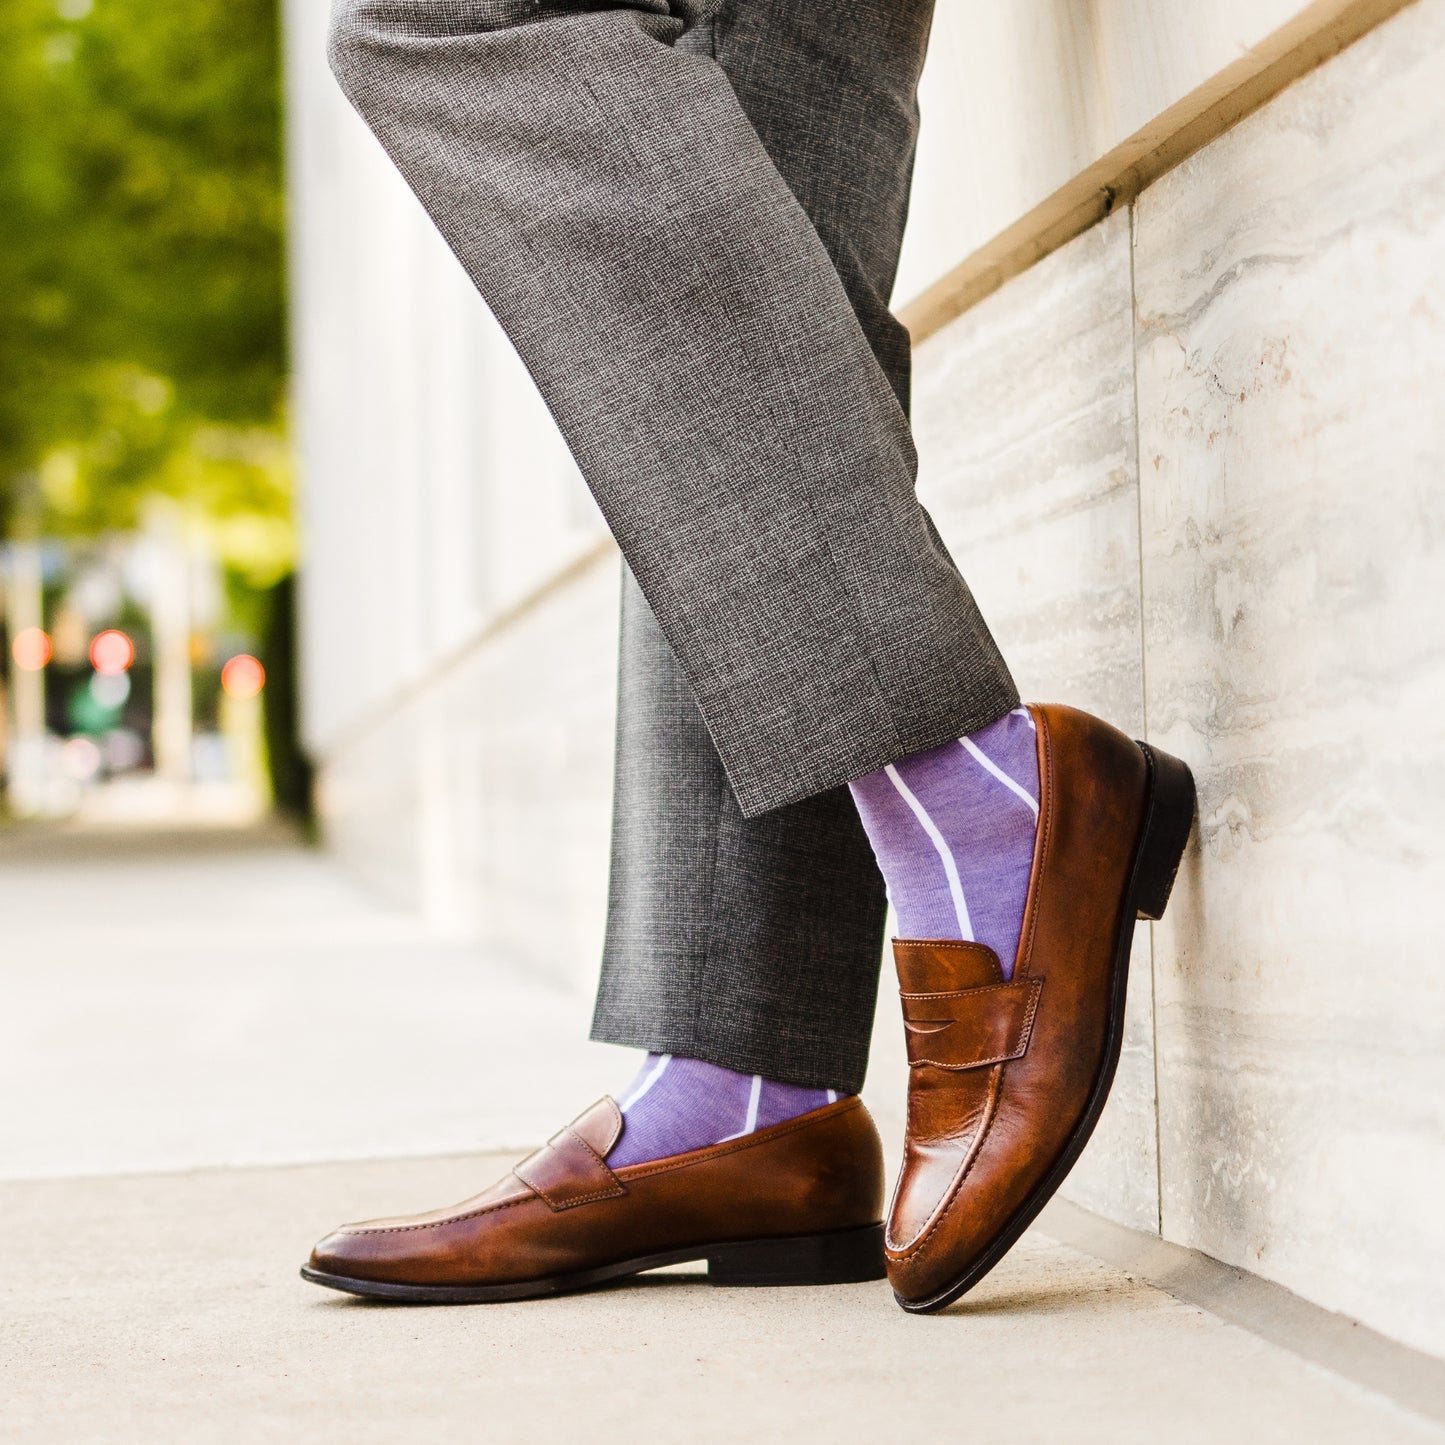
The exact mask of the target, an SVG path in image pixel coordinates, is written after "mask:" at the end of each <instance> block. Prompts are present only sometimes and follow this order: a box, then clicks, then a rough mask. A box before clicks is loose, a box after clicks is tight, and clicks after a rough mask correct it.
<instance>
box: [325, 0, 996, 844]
mask: <svg viewBox="0 0 1445 1445" xmlns="http://www.w3.org/2000/svg"><path fill="white" fill-rule="evenodd" d="M786 8H787V7H785V6H783V5H782V4H781V3H772V0H770V3H766V4H764V3H761V0H759V3H756V4H755V3H754V0H737V3H735V4H732V5H725V6H719V5H717V4H709V5H700V4H685V3H677V4H672V5H668V4H665V3H663V0H651V3H641V0H639V3H636V4H632V5H607V6H602V7H599V8H596V9H592V8H587V7H586V6H584V5H579V4H577V3H575V0H568V3H533V0H338V3H337V5H336V7H335V10H334V14H333V24H332V32H331V59H332V64H333V68H334V70H335V72H336V74H337V76H338V79H339V80H340V82H341V84H342V86H343V88H344V90H345V91H346V93H347V94H348V96H349V97H350V98H351V100H352V101H353V103H354V104H355V105H356V106H357V108H358V110H359V111H360V112H361V113H362V115H363V116H364V117H365V118H366V120H367V121H368V122H369V123H370V124H371V126H372V128H373V129H374V130H375V132H376V133H377V135H378V136H379V137H380V138H381V140H382V142H383V143H384V144H385V145H386V147H387V149H388V151H389V152H390V154H391V155H392V157H393V159H394V160H395V161H396V163H397V165H398V166H399V167H400V169H401V171H402V172H403V174H404V175H405V176H406V178H407V180H408V181H409V183H410V184H411V186H412V188H413V190H414V191H416V193H417V195H418V196H419V197H420V198H421V200H422V202H423V203H424V204H425V205H426V206H427V208H428V210H429V211H430V213H431V215H432V217H433V218H434V220H435V221H436V222H437V224H438V226H439V228H440V229H441V231H442V233H443V235H444V236H445V237H446V238H447V240H448V242H449V243H450V244H451V246H452V248H453V250H454V251H456V253H457V255H458V257H459V258H460V259H461V261H462V263H463V265H464V266H465V267H466V268H467V270H468V272H469V273H470V275H471V276H472V278H473V280H474V281H475V283H476V284H477V286H478V288H479V290H480V291H481V292H482V294H483V296H484V297H485V298H486V299H487V301H488V303H489V304H490V306H491V307H492V309H493V311H494V312H495V314H496V315H497V317H498V319H499V320H500V321H501V323H502V325H503V327H504V328H505V329H506V331H507V332H508V334H509V336H510V337H511V339H512V341H513V343H514V344H515V345H516V347H517V350H518V351H519V353H520V354H521V356H522V358H523V360H524V361H525V362H526V364H527V365H528V367H529V369H530V370H531V372H532V374H533V376H534V377H535V378H536V380H537V382H538V384H539V387H540V389H541V391H542V394H543V397H544V398H545V400H546V401H547V404H548V406H549V407H550V408H551V410H552V413H553V415H554V416H555V417H556V419H557V422H558V424H559V426H560V427H561V430H562V432H563V434H564V436H565V437H566V438H567V440H568V442H569V444H570V446H571V448H572V451H573V453H574V455H575V456H576V458H577V461H578V464H579V466H580V467H581V470H582V473H583V475H584V477H585V478H586V479H587V481H588V483H589V485H590V486H591V488H592V490H593V493H594V495H595V496H596V497H597V500H598V502H599V504H600V506H601V508H602V511H603V513H604V515H605V516H606V518H607V521H608V524H609V526H610V527H611V529H612V531H613V534H614V535H615V536H616V538H617V540H618V542H619V544H620V546H621V548H622V550H623V553H624V555H625V556H626V557H627V559H628V562H629V564H630V566H631V568H632V571H633V573H634V574H635V576H636V577H637V579H638V582H639V583H640V585H641V587H642V589H643V592H644V593H645V594H646V596H647V598H648V600H649V602H650V603H651V605H652V608H653V610H654V612H655V614H656V616H657V618H658V621H659V623H660V625H661V627H662V629H663V632H664V633H665V634H666V636H667V638H668V640H669V642H670V643H671V645H672V647H673V650H674V652H675V654H676V656H677V658H678V660H679V662H680V664H681V666H682V668H683V671H684V673H685V674H686V676H687V678H688V681H689V683H690V685H691V688H692V693H693V697H694V699H695V701H696V703H697V705H698V708H699V709H700V711H701V714H702V716H703V718H704V720H705V722H706V724H707V727H708V730H709V732H710V734H711V736H712V739H713V741H714V744H715V745H716V747H717V750H718V753H719V755H720V757H721V759H722V761H723V765H724V767H725V770H726V773H727V776H728V778H729V780H730V782H731V784H732V787H733V789H734V791H735V793H736V795H737V798H738V802H739V804H740V807H741V810H742V812H743V813H744V814H745V815H748V816H751V815H754V814H757V813H760V812H763V811H766V810H768V809H770V808H775V807H778V806H780V805H782V804H785V803H788V802H791V801H795V800H797V799H800V798H806V797H811V796H813V795H815V794H817V793H820V792H822V791H825V790H826V789H828V788H831V787H834V786H836V785H838V784H840V783H843V782H845V781H847V780H848V779H850V778H854V777H858V776H861V775H862V774H864V773H866V772H869V771H871V770H872V769H874V768H877V767H879V766H881V765H882V764H884V763H886V762H888V761H889V760H891V759H893V758H897V757H902V756H906V755H908V754H910V753H914V752H917V751H920V750H921V749H924V748H927V747H931V746H935V745H937V744H939V743H941V742H943V741H945V740H946V739H949V738H954V737H958V736H960V735H961V734H964V733H967V732H971V731H973V730H975V729H976V728H978V727H980V726H982V725H983V724H985V723H987V722H989V721H990V720H992V719H993V718H996V717H998V716H1000V715H1001V714H1002V713H1003V712H1005V711H1007V710H1008V708H1009V707H1011V706H1013V705H1014V704H1015V703H1016V701H1017V695H1016V692H1015V690H1014V687H1013V684H1012V681H1011V679H1010V678H1009V675H1008V672H1007V669H1006V668H1005V666H1004V664H1003V661H1002V659H1001V657H1000V656H999V653H998V650H997V648H996V647H995V645H994V643H993V640H992V638H991V637H990V635H989V633H988V630H987V628H986V627H985V625H984V623H983V621H982V619H981V618H980V616H979V614H978V611H977V608H976V607H975V605H974V603H973V599H972V597H971V596H970V594H969V592H968V589H967V587H966V586H965V585H964V583H963V581H962V579H961V578H960V577H959V575H958V573H957V570H956V569H955V568H954V566H953V564H952V561H951V560H950V558H949V557H948V555H947V553H946V551H945V550H944V548H943V547H942V545H941V543H940V542H939V540H938V537H937V534H936V532H935V531H934V529H933V527H932V526H931V524H930V523H929V521H928V519H927V517H926V515H925V513H924V512H923V510H922V508H921V507H920V506H919V505H918V502H917V500H916V498H915V497H914V494H913V481H914V473H915V467H916V461H915V457H914V453H913V446H912V441H911V438H910V435H909V431H908V426H907V422H906V419H905V416H904V412H903V409H902V407H901V406H900V404H899V401H898V397H897V395H896V393H895V391H894V388H893V386H892V385H891V384H890V381H889V378H888V376H887V375H886V374H885V372H884V370H883V368H882V367H880V365H879V364H878V361H877V359H876V358H875V356H874V354H873V351H872V350H871V348H870V346H869V342H868V338H867V336H866V335H865V333H864V331H863V328H862V326H861V325H860V323H859V320H858V317H857V315H855V312H854V308H853V305H852V304H851V303H850V299H849V295H848V292H847V290H846V288H845V286H844V283H843V280H842V279H841V278H840V275H839V272H838V271H837V270H836V269H835V268H834V266H833V264H832V262H831V260H830V257H829V254H828V251H827V249H826V247H825V244H824V242H823V240H822V239H821V238H820V236H819V234H818V231H817V230H815V229H814V227H813V225H812V223H811V222H810V221H809V219H808V216H807V214H806V213H805V211H804V209H803V207H802V205H800V204H799V201H798V199H797V197H796V196H795V195H794V193H793V191H792V190H790V189H789V186H788V184H787V182H786V181H785V180H784V178H783V176H782V175H781V174H780V173H779V170H778V168H777V166H776V165H775V164H774V163H773V161H772V160H771V159H770V157H769V154H768V151H767V148H766V147H765V145H764V143H763V141H762V140H761V139H760V136H759V130H758V129H756V128H755V126H754V123H753V122H752V121H750V120H749V117H748V114H747V113H746V112H745V110H744V107H743V105H742V103H741V102H740V100H739V96H738V94H737V93H736V92H735V91H734V89H733V85H732V83H731V82H730V81H729V78H728V75H727V74H726V73H725V70H724V68H723V66H722V65H720V64H719V62H718V61H717V60H716V59H715V58H714V57H713V55H712V54H711V53H704V52H703V51H701V50H696V49H687V48H685V47H678V46H677V45H676V44H675V42H676V41H677V40H678V39H679V37H680V36H682V35H683V34H685V33H686V32H687V31H688V29H689V28H690V27H692V26H695V25H697V24H698V23H699V22H701V21H706V20H709V19H713V20H716V21H718V22H719V23H718V24H716V25H715V26H714V28H713V36H712V41H711V45H710V48H711V47H713V46H715V47H716V48H719V49H725V48H726V46H727V45H728V44H729V43H730V38H729V37H730V35H732V36H739V35H742V36H744V37H746V35H747V25H748V23H749V21H750V20H752V19H754V18H755V17H757V18H759V23H760V24H764V25H765V22H767V21H769V20H771V21H772V22H773V23H774V24H775V25H776V26H779V27H784V26H785V25H786V24H788V23H792V24H795V25H798V26H802V27H804V28H806V20H800V19H799V17H797V16H793V17H787V16H786V15H785V14H784V11H785V9H786ZM792 8H794V9H796V10H798V11H804V10H808V11H816V12H817V13H818V15H820V16H826V17H827V19H828V22H829V23H828V24H827V26H824V25H821V24H819V25H817V26H815V27H814V28H815V31H816V34H814V35H813V36H812V41H813V43H814V44H816V45H817V46H819V47H821V49H820V52H819V58H818V61H817V65H818V67H819V72H820V74H821V75H823V76H825V77H826V81H821V80H820V81H819V83H820V84H825V85H826V101H827V106H828V108H829V109H830V111H832V112H834V115H833V118H832V120H831V121H830V124H836V125H837V126H838V127H839V129H840V130H845V129H852V130H856V131H858V132H860V133H867V132H868V131H869V130H870V129H871V128H873V127H876V126H878V125H886V124H892V123H893V122H892V120H891V117H892V116H896V115H900V114H901V115H911V113H912V106H913V80H914V75H913V74H912V73H907V74H903V75H902V77H901V79H900V74H899V73H898V72H899V68H898V67H894V68H893V69H890V67H889V65H888V64H887V63H883V64H879V63H878V61H877V59H876V57H877V56H878V55H880V54H883V55H885V56H886V55H887V54H889V53H890V51H889V47H890V46H896V45H897V44H898V43H899V41H900V37H902V38H903V39H904V40H905V41H906V42H907V44H908V45H909V46H910V47H911V49H910V51H909V55H910V64H911V63H912V59H913V57H914V54H915V52H917V50H918V46H917V39H916V36H917V31H918V27H919V24H920V17H922V23H923V24H925V25H926V16H927V7H926V5H923V4H921V3H920V0H901V3H897V4H894V5H891V6H890V5H885V4H883V3H881V0H864V3H860V0H838V3H836V4H832V5H829V6H826V7H804V6H794V7H792ZM779 33H785V32H784V31H781V30H780V32H779ZM768 40H769V37H767V35H766V33H765V30H764V33H763V34H762V37H761V39H755V40H754V41H753V42H752V43H758V44H766V43H768ZM902 69H903V70H907V67H903V68H902ZM791 84H792V79H791V77H788V76H787V75H786V72H785V70H784V69H782V68H780V69H779V70H778V71H777V72H775V73H774V74H772V75H770V76H767V77H766V87H765V88H762V87H760V90H759V94H758V97H757V98H756V103H755V106H754V116H755V119H756V120H757V122H758V125H759V127H761V128H763V129H766V126H767V119H766V114H767V113H769V112H771V111H772V110H773V109H774V108H776V107H782V108H784V109H786V107H787V106H789V105H790V104H792V103H793V102H792V101H791V98H790V95H789V87H790V85H791ZM849 201H850V203H851V204H852V205H853V206H854V207H855V208H858V209H861V208H863V207H867V206H871V205H872V204H874V201H875V198H874V197H873V196H872V195H869V194H867V193H863V192H859V191H850V192H849Z"/></svg>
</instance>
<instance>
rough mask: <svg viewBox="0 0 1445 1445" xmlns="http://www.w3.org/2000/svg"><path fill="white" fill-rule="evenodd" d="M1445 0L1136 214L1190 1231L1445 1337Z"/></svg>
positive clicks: (1375, 1318)
mask: <svg viewBox="0 0 1445 1445" xmlns="http://www.w3.org/2000/svg"><path fill="white" fill-rule="evenodd" d="M1442 74H1445V5H1441V4H1439V3H1430V4H1422V5H1419V6H1416V7H1412V8H1411V9H1408V10H1405V11H1403V12H1401V13H1400V14H1399V15H1398V16H1397V17H1396V18H1395V19H1393V20H1391V21H1389V22H1388V23H1386V24H1385V25H1384V26H1383V27H1381V28H1380V29H1379V30H1377V31H1375V32H1373V33H1372V34H1371V35H1370V36H1368V37H1367V38H1366V39H1365V40H1363V41H1361V42H1360V43H1359V44H1357V45H1356V46H1354V47H1353V48H1352V49H1350V50H1348V51H1346V52H1344V53H1343V54H1342V55H1341V56H1339V57H1338V58H1336V59H1335V60H1334V61H1332V62H1331V63H1330V64H1329V65H1327V66H1326V67H1324V68H1323V69H1322V70H1320V71H1318V72H1316V73H1315V74H1313V75H1311V76H1309V77H1306V78H1305V79H1304V80H1302V81H1300V82H1298V83H1297V84H1296V85H1295V86H1293V87H1291V88H1290V89H1289V90H1287V91H1285V92H1284V93H1283V94H1282V95H1281V96H1280V97H1278V98H1277V99H1276V100H1275V101H1273V102H1272V103H1271V104H1270V105H1269V106H1268V107H1266V108H1265V109H1264V110H1262V111H1260V112H1259V113H1257V114H1256V115H1255V116H1253V117H1252V118H1250V119H1249V120H1247V121H1246V122H1244V123H1243V124H1242V125H1240V126H1239V127H1237V128H1236V129H1235V130H1233V131H1231V132H1229V133H1228V134H1226V135H1225V136H1223V137H1222V138H1221V139H1219V140H1217V141H1216V142H1214V143H1213V144H1212V145H1211V146H1209V147H1208V148H1207V149H1205V150H1204V151H1202V152H1200V153H1199V154H1198V155H1197V156H1195V157H1194V158H1193V159H1192V160H1191V161H1189V162H1188V163H1187V164H1185V165H1184V166H1182V167H1181V168H1179V169H1178V170H1176V171H1174V172H1173V173H1171V174H1170V175H1168V176H1167V177H1165V178H1164V179H1163V180H1161V181H1160V182H1159V183H1158V184H1156V185H1155V186H1154V187H1153V188H1152V189H1150V190H1149V191H1147V192H1146V193H1145V194H1144V195H1143V196H1142V197H1141V199H1140V201H1139V203H1138V210H1137V237H1136V255H1135V267H1136V290H1137V309H1138V320H1137V325H1138V351H1139V414H1140V427H1141V436H1140V454H1141V475H1142V503H1143V506H1142V517H1143V522H1142V530H1143V564H1144V565H1143V582H1144V596H1145V607H1144V616H1145V637H1146V654H1145V676H1146V680H1147V703H1148V719H1149V733H1150V737H1151V738H1152V739H1153V740H1154V741H1156V742H1158V743H1160V744H1161V745H1163V746H1165V747H1168V748H1171V749H1172V750H1174V751H1176V752H1178V753H1179V754H1180V755H1181V756H1183V757H1185V758H1187V759H1189V760H1190V762H1191V763H1192V764H1193V765H1194V766H1195V769H1196V772H1197V776H1198V781H1199V787H1200V829H1199V840H1198V844H1197V847H1196V848H1195V849H1194V850H1193V851H1192V852H1191V854H1190V855H1189V857H1188V859H1187V862H1186V866H1185V868H1184V871H1183V874H1182V876H1181V879H1180V883H1179V887H1178V891H1177V894H1176V897H1175V900H1174V905H1173V907H1172V909H1171V912H1170V914H1169V916H1168V917H1167V918H1166V919H1165V921H1164V923H1163V924H1162V925H1160V926H1159V927H1158V928H1157V929H1156V932H1155V950H1156V986H1157V1013H1158V1052H1159V1087H1160V1110H1161V1146H1160V1147H1161V1156H1162V1157H1161V1165H1162V1178H1163V1229H1164V1233H1165V1234H1166V1236H1167V1237H1169V1238H1170V1239H1173V1240H1177V1241H1179V1242H1180V1243H1183V1244H1187V1245H1191V1246H1194V1247H1197V1248H1200V1249H1203V1250H1205V1251H1206V1252H1208V1253H1209V1254H1212V1255H1215V1256H1217V1257H1219V1258H1222V1259H1225V1260H1228V1261H1230V1262H1232V1263H1235V1264H1239V1265H1242V1266H1244V1267H1246V1268H1248V1269H1251V1270H1254V1271H1256V1272H1259V1273H1261V1274H1264V1275H1267V1276H1268V1277H1270V1278H1272V1279H1275V1280H1278V1281H1279V1282H1281V1283H1282V1284H1285V1285H1287V1286H1288V1287H1290V1288H1291V1289H1294V1290H1296V1291H1298V1292H1299V1293H1301V1294H1303V1295H1305V1296H1307V1297H1308V1298H1310V1299H1313V1300H1315V1301H1317V1302H1319V1303H1322V1304H1324V1305H1327V1306H1329V1307H1331V1308H1335V1309H1339V1310H1342V1311H1345V1312H1347V1313H1349V1314H1352V1315H1356V1316H1358V1317H1359V1318H1361V1319H1363V1320H1364V1321H1365V1322H1366V1323H1368V1324H1371V1325H1373V1326H1375V1327H1376V1328H1378V1329H1380V1330H1383V1331H1385V1332H1387V1333H1389V1334H1391V1335H1394V1336H1396V1337H1397V1338H1399V1339H1402V1340H1404V1341H1406V1342H1408V1343H1410V1344H1413V1345H1416V1346H1418V1347H1421V1348H1424V1349H1427V1350H1432V1351H1435V1352H1445V1210H1442V1208H1441V1199H1442V1196H1445V970H1442V968H1441V965H1440V945H1439V941H1438V937H1437V935H1438V933H1439V929H1438V927H1437V925H1436V913H1437V912H1438V906H1439V900H1440V899H1441V898H1445V822H1442V819H1445V733H1442V727H1441V718H1442V716H1445V612H1442V600H1445V406H1442V402H1441V398H1442V395H1445V141H1442V136H1445V86H1442V84H1441V76H1442Z"/></svg>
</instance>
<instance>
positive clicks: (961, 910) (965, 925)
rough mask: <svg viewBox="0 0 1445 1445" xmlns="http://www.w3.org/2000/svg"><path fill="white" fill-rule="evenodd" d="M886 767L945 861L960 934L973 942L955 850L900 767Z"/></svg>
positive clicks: (889, 765) (890, 779) (971, 926)
mask: <svg viewBox="0 0 1445 1445" xmlns="http://www.w3.org/2000/svg"><path fill="white" fill-rule="evenodd" d="M883 771H884V772H885V773H887V774H888V779H889V781H890V782H891V783H892V784H893V786H894V787H895V788H897V789H898V792H899V794H900V795H901V796H902V798H903V801H904V802H905V803H907V804H908V806H909V807H910V808H911V809H912V810H913V816H914V817H915V818H917V819H918V822H919V824H920V826H921V827H922V828H923V831H924V832H925V833H927V834H928V840H929V842H930V843H932V844H933V849H934V852H936V853H937V854H938V861H939V862H940V863H942V864H943V872H944V876H945V877H946V878H947V879H948V892H949V895H950V896H951V897H952V899H953V912H954V916H955V917H956V918H957V919H958V936H959V937H960V938H962V939H966V940H967V941H969V942H970V943H971V942H972V941H973V920H972V919H970V918H969V916H968V903H967V902H966V901H965V899H964V896H963V884H962V882H961V881H960V880H959V876H958V864H957V863H955V862H954V861H953V854H952V853H951V852H950V851H949V847H948V843H947V842H946V841H945V839H944V836H943V834H942V833H940V832H939V831H938V827H937V825H936V824H935V823H934V821H933V819H932V818H930V817H929V816H928V810H927V809H926V808H925V807H924V806H923V804H922V803H920V802H919V801H918V799H917V798H915V797H914V796H913V792H912V790H911V789H910V788H909V786H908V784H907V783H905V782H904V781H903V779H902V777H901V776H900V775H899V772H898V769H897V768H895V767H894V766H893V764H892V763H888V764H887V765H886V766H885V767H884V769H883Z"/></svg>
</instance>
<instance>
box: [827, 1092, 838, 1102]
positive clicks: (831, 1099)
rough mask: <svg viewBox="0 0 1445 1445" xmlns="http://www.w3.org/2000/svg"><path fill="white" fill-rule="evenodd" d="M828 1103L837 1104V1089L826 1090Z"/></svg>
mask: <svg viewBox="0 0 1445 1445" xmlns="http://www.w3.org/2000/svg"><path fill="white" fill-rule="evenodd" d="M828 1102H829V1103H830V1104H836V1103H837V1102H838V1091H837V1089H829V1090H828Z"/></svg>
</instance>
